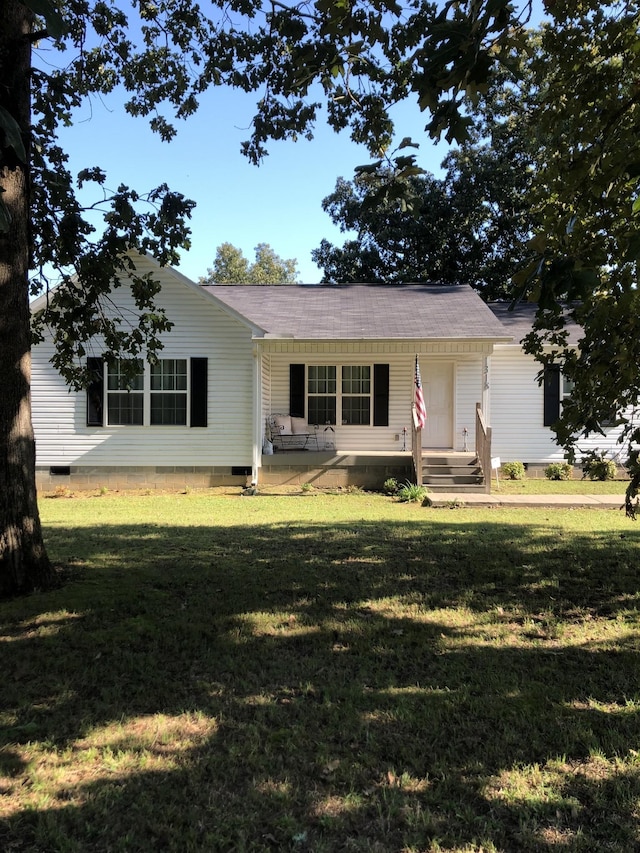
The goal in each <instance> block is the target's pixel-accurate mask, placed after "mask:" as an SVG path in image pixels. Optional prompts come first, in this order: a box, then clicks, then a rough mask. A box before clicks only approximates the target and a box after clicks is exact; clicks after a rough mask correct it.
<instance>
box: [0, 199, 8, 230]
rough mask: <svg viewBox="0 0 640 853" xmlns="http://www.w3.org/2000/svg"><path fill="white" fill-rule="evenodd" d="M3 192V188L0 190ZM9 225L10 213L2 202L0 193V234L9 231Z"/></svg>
mask: <svg viewBox="0 0 640 853" xmlns="http://www.w3.org/2000/svg"><path fill="white" fill-rule="evenodd" d="M0 191H1V192H4V190H0ZM10 225H11V214H10V213H9V210H8V208H7V206H6V204H5V203H4V200H3V198H2V196H1V195H0V234H6V233H7V232H8V231H9V226H10Z"/></svg>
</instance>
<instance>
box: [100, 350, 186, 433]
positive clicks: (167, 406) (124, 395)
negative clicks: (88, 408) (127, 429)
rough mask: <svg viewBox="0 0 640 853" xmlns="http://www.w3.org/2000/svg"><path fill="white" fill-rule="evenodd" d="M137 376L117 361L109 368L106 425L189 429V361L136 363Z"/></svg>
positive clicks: (107, 366) (181, 359)
mask: <svg viewBox="0 0 640 853" xmlns="http://www.w3.org/2000/svg"><path fill="white" fill-rule="evenodd" d="M137 367H138V370H137V372H136V373H134V375H131V374H130V373H128V372H126V371H125V370H124V369H123V363H122V362H121V361H117V362H115V363H113V364H107V365H106V375H107V382H106V396H107V399H106V404H107V405H106V414H107V418H106V425H108V426H186V425H187V411H188V394H189V377H188V370H187V359H186V358H161V359H159V360H158V362H157V363H156V364H148V363H145V362H144V361H142V359H138V360H137Z"/></svg>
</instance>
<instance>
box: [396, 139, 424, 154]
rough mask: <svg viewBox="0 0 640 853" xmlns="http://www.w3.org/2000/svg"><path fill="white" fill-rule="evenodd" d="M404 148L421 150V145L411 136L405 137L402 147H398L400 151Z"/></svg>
mask: <svg viewBox="0 0 640 853" xmlns="http://www.w3.org/2000/svg"><path fill="white" fill-rule="evenodd" d="M403 148H420V144H419V143H418V142H414V141H413V139H411V137H410V136H405V138H404V139H403V140H402V142H401V143H400V145H398V151H402V149H403Z"/></svg>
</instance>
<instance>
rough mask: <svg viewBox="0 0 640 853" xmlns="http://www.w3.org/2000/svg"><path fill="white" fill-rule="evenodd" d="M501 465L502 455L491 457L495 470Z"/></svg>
mask: <svg viewBox="0 0 640 853" xmlns="http://www.w3.org/2000/svg"><path fill="white" fill-rule="evenodd" d="M500 465H501V462H500V457H499V456H493V457H492V458H491V467H492V469H493V470H494V471H495V470H496V469H497V468H499V467H500Z"/></svg>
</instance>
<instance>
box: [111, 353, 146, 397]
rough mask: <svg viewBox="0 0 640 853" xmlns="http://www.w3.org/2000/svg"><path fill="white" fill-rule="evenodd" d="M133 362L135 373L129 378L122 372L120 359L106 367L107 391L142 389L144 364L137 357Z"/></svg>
mask: <svg viewBox="0 0 640 853" xmlns="http://www.w3.org/2000/svg"><path fill="white" fill-rule="evenodd" d="M135 362H136V369H137V373H136V374H135V375H134V376H129V378H127V376H126V374H125V373H124V370H123V362H122V361H117V362H116V363H115V364H110V365H109V366H108V367H107V390H108V391H142V390H143V389H144V365H143V364H142V360H141V359H139V358H138V359H136V360H135Z"/></svg>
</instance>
